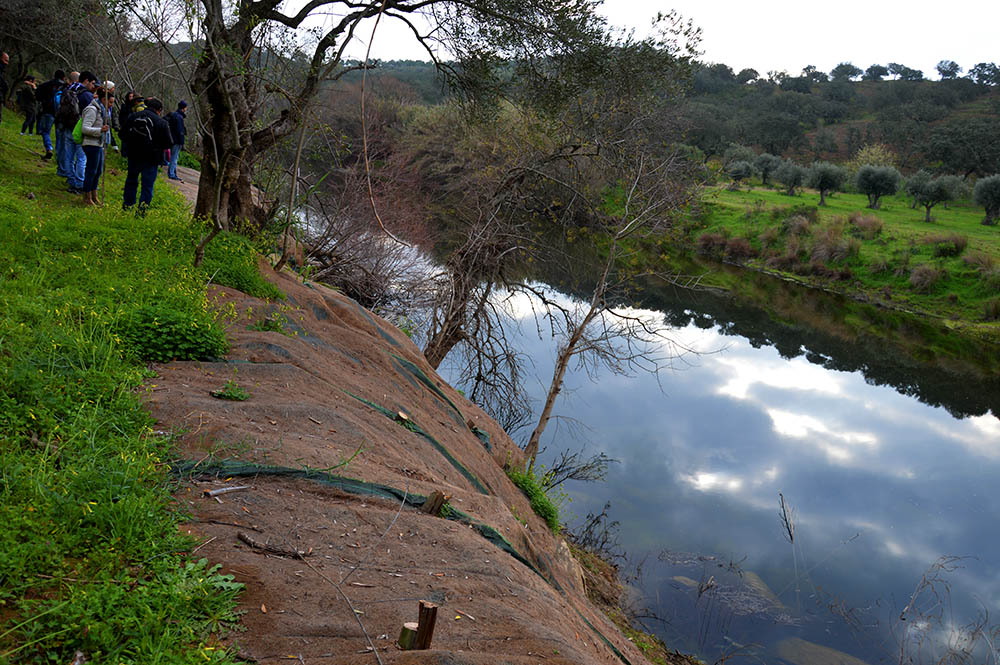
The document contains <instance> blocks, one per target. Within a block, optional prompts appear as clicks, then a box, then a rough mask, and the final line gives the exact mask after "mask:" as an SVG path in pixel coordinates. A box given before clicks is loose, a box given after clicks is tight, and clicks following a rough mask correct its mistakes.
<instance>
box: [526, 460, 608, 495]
mask: <svg viewBox="0 0 1000 665" xmlns="http://www.w3.org/2000/svg"><path fill="white" fill-rule="evenodd" d="M609 464H618V460H616V459H614V458H613V457H608V455H607V454H605V453H603V452H601V453H597V454H596V455H590V456H589V457H588V456H586V454H585V453H584V452H583V451H581V450H564V451H562V452H561V453H560V454H559V458H558V459H557V460H556V461H555V462H554V463H553V464H552V465H551V466H549V467H548V468H547V469H546V470H545V475H544V476H542V487H543V489H546V490H549V489H552V488H553V487H558V486H559V485H561V484H563V483H564V482H566V481H567V480H581V481H584V482H594V481H599V480H604V479H605V478H607V477H608V465H609Z"/></svg>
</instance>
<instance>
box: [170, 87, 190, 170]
mask: <svg viewBox="0 0 1000 665" xmlns="http://www.w3.org/2000/svg"><path fill="white" fill-rule="evenodd" d="M185 109H187V102H186V101H184V100H183V99H182V100H181V101H179V102H177V110H176V111H173V112H172V113H169V114H167V124H168V125H169V126H170V135H171V136H173V137H174V144H173V145H172V146H171V147H170V161H169V162H167V177H168V178H170V179H171V180H181V179H180V178H178V177H177V159H178V158H179V157H180V156H181V149H182V148H183V147H184V137H185V136H186V135H187V129H186V128H185V127H184V118H185V117H186V115H185ZM181 182H183V180H181Z"/></svg>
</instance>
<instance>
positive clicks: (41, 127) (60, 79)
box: [35, 69, 66, 159]
mask: <svg viewBox="0 0 1000 665" xmlns="http://www.w3.org/2000/svg"><path fill="white" fill-rule="evenodd" d="M64 85H66V72H64V71H63V70H61V69H57V70H56V73H55V74H53V75H52V78H51V80H48V81H46V82H45V83H43V84H41V85H40V86H38V90H36V91H35V98H36V99H38V104H39V106H40V108H39V110H40V111H41V113H40V114H39V116H38V126H37V127H36V128H35V131H37V132H38V133H39V134H41V135H42V147H44V148H45V156H44V157H43V158H42V159H52V125H54V124H55V122H56V93H57V92H58V91H59V89H60V88H62V87H63V86H64Z"/></svg>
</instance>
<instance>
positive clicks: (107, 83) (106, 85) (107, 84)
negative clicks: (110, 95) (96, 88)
mask: <svg viewBox="0 0 1000 665" xmlns="http://www.w3.org/2000/svg"><path fill="white" fill-rule="evenodd" d="M104 89H105V90H114V89H115V82H114V81H105V82H104Z"/></svg>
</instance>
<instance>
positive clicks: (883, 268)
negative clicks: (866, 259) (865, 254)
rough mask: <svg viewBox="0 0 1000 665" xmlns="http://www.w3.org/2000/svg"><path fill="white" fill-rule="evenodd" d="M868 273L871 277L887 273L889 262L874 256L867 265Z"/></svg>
mask: <svg viewBox="0 0 1000 665" xmlns="http://www.w3.org/2000/svg"><path fill="white" fill-rule="evenodd" d="M868 271H869V272H870V273H871V274H873V275H883V274H885V273H887V272H889V260H888V259H887V258H885V257H884V256H876V257H875V258H874V259H872V262H871V264H869V266H868Z"/></svg>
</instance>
